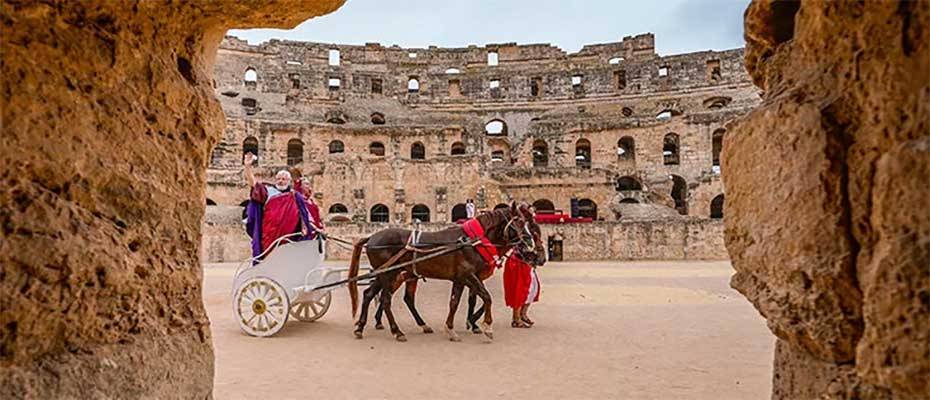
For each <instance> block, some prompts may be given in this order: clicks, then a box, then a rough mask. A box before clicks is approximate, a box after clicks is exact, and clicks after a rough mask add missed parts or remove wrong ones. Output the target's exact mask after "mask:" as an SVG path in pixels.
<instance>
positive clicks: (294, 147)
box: [242, 136, 503, 166]
mask: <svg viewBox="0 0 930 400" xmlns="http://www.w3.org/2000/svg"><path fill="white" fill-rule="evenodd" d="M327 149H328V151H329V154H339V153H344V152H345V144H344V143H343V142H342V141H341V140H333V141H331V142H329V145H327ZM368 152H369V153H370V154H371V155H375V156H381V157H383V156H384V155H385V147H384V143H381V142H372V143H371V144H369V145H368ZM245 153H252V154H255V155H256V156H258V155H259V154H258V139H257V138H255V137H254V136H249V137H247V138H245V140H243V141H242V154H243V155H245ZM465 153H466V147H465V144H464V143H462V142H455V143H452V147H451V151H450V152H449V154H450V155H453V156H456V155H464V154H465ZM501 157H503V152H501ZM410 159H412V160H425V159H426V146H425V145H424V144H423V143H421V142H415V143H413V144H412V145H410ZM303 161H304V143H303V141H302V140H300V139H291V140H289V141H288V142H287V165H288V166H294V165H298V164H300V163H302V162H303ZM256 162H257V160H256Z"/></svg>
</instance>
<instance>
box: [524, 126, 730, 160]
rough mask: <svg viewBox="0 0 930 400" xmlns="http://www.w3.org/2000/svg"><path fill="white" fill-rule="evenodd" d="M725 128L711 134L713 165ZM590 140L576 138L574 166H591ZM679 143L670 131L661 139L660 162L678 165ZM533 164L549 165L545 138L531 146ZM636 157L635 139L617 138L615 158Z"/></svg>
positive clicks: (547, 146)
mask: <svg viewBox="0 0 930 400" xmlns="http://www.w3.org/2000/svg"><path fill="white" fill-rule="evenodd" d="M725 132H726V130H725V129H723V128H721V129H717V130H715V131H714V132H713V135H712V146H711V152H712V158H713V165H714V166H719V165H720V151H721V150H722V149H723V136H724V133H725ZM591 154H592V152H591V142H590V141H589V140H588V139H584V138H581V139H578V140H577V141H576V142H575V166H576V167H581V168H590V167H591ZM680 154H681V145H680V138H679V136H678V134H677V133H674V132H670V133H668V134H666V135H665V137H663V139H662V161H663V162H662V163H663V164H664V165H679V164H680V163H681V156H680ZM532 157H533V166H534V167H547V166H548V165H549V144H548V143H546V141H545V140H542V139H536V140H535V141H534V142H533V148H532ZM635 159H636V140H634V139H633V138H632V137H630V136H624V137H621V138H620V139H619V140H617V160H618V161H627V160H635Z"/></svg>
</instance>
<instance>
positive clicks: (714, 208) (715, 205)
mask: <svg viewBox="0 0 930 400" xmlns="http://www.w3.org/2000/svg"><path fill="white" fill-rule="evenodd" d="M710 217H711V218H713V219H721V218H723V195H722V194H718V195H717V197H714V199H713V200H711V201H710Z"/></svg>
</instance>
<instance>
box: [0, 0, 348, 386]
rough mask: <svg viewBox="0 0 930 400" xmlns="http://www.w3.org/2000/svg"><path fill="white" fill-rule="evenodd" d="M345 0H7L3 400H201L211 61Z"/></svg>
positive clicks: (1, 100) (206, 369)
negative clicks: (237, 42)
mask: <svg viewBox="0 0 930 400" xmlns="http://www.w3.org/2000/svg"><path fill="white" fill-rule="evenodd" d="M341 3H342V0H316V1H312V2H308V1H298V0H282V1H266V2H262V3H261V4H257V3H247V4H246V3H238V2H212V1H194V2H178V3H168V4H166V3H163V2H157V3H156V2H136V3H127V2H99V3H96V4H92V3H88V2H59V3H51V4H49V3H44V2H37V1H13V0H6V1H4V2H2V3H0V21H2V34H0V37H2V38H3V39H2V40H0V51H2V64H0V70H2V80H0V93H2V95H0V113H2V124H0V126H2V138H3V144H4V147H3V148H4V151H3V156H2V157H3V162H2V163H0V185H2V186H3V190H2V191H0V226H2V230H0V268H2V269H0V397H2V398H138V397H146V398H185V399H191V398H206V397H210V395H211V388H212V380H213V352H212V348H211V343H210V330H209V328H208V323H209V322H208V320H207V316H206V314H205V312H204V309H203V305H202V301H201V293H200V285H201V267H200V259H199V257H200V229H201V222H202V219H203V204H204V194H203V187H204V185H205V167H206V165H207V162H208V156H209V152H210V149H211V147H212V145H213V144H214V143H215V142H216V140H217V138H218V137H219V136H220V135H221V131H222V127H223V123H224V122H223V121H224V118H223V114H222V112H221V109H220V106H219V103H218V102H217V101H216V99H215V98H214V94H213V88H212V86H213V84H212V78H211V74H212V69H213V65H212V62H213V58H214V54H215V52H216V48H217V46H218V45H219V42H220V40H221V39H222V37H223V35H224V33H225V31H226V30H227V29H228V28H231V27H253V26H272V27H291V26H294V25H296V24H297V23H299V22H302V21H304V20H306V19H308V18H310V17H313V16H315V15H320V14H323V13H327V12H330V11H332V10H334V9H336V8H337V7H338V6H339V5H341Z"/></svg>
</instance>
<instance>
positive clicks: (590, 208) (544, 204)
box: [206, 177, 724, 223]
mask: <svg viewBox="0 0 930 400" xmlns="http://www.w3.org/2000/svg"><path fill="white" fill-rule="evenodd" d="M624 178H628V177H624ZM621 179H623V178H621ZM636 183H637V184H638V182H636ZM206 202H207V205H208V206H211V205H212V206H215V205H216V202H214V201H213V200H211V199H209V198H208V199H207V201H206ZM677 202H678V200H677V199H676V205H677ZM247 203H248V200H246V201H243V202H242V203H240V204H239V205H240V206H241V207H245V206H246V205H247ZM620 203H621V204H639V201H638V200H636V199H635V198H632V197H627V198H624V199H621V200H620ZM723 206H724V195H723V194H719V195H717V196H715V197H714V198H713V200H711V202H710V218H711V219H721V218H723ZM508 207H509V206H508V205H507V204H504V203H501V204H498V205H496V206H494V209H495V210H497V209H501V208H508ZM572 207H573V208H576V209H575V210H572V215H573V216H578V217H582V218H591V219H593V220H597V203H595V202H594V201H593V200H591V199H577V200H574V199H573V204H572ZM533 208H535V209H536V212H538V213H541V214H547V213H553V212H555V210H556V209H555V204H554V203H553V202H552V201H551V200H548V199H538V200H536V201H534V202H533ZM348 213H349V208H348V207H346V206H345V204H342V203H336V204H333V205H331V206H330V207H329V215H330V217H335V218H337V219H340V218H339V217H340V216H342V217H343V218H341V219H343V220H348V218H345V216H346V215H347V214H348ZM368 214H369V216H368V220H369V222H390V220H391V212H390V209H389V208H388V206H386V205H384V204H380V203H379V204H375V205H373V206H372V207H371V209H369V213H368ZM450 215H451V222H456V221H460V220H463V219H466V218H467V217H468V211H467V206H466V205H465V204H464V203H459V204H456V205H455V206H453V207H452V212H451V213H450ZM410 219H411V221H420V222H424V223H426V222H431V219H432V216H431V213H430V209H429V206H427V205H425V204H417V205H414V206H413V207H411V209H410Z"/></svg>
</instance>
